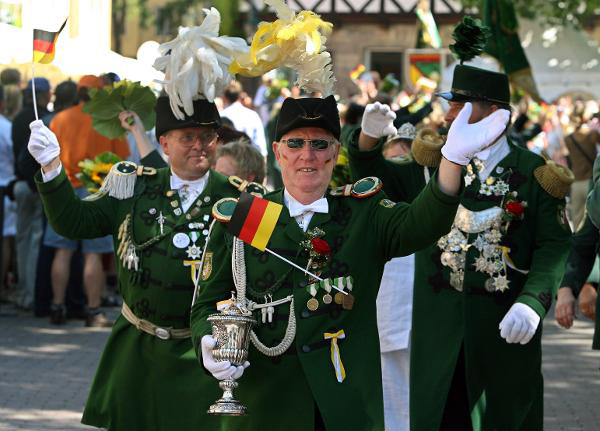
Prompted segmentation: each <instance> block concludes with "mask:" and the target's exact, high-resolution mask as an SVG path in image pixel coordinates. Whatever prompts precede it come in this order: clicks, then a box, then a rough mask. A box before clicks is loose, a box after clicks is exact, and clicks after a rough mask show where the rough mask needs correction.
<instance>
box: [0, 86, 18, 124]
mask: <svg viewBox="0 0 600 431" xmlns="http://www.w3.org/2000/svg"><path fill="white" fill-rule="evenodd" d="M3 88H4V90H3V92H2V93H3V96H2V106H3V110H4V114H3V115H4V116H5V117H6V118H7V119H8V120H10V121H11V122H12V121H13V120H14V118H15V116H16V115H17V113H18V112H19V111H20V110H21V108H22V107H23V91H22V90H21V87H19V86H18V85H15V84H7V85H4V86H3Z"/></svg>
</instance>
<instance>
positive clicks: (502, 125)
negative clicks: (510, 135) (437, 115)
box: [442, 102, 510, 166]
mask: <svg viewBox="0 0 600 431" xmlns="http://www.w3.org/2000/svg"><path fill="white" fill-rule="evenodd" d="M472 111H473V105H472V104H471V103H469V102H467V103H465V106H463V108H462V109H461V110H460V112H459V113H458V115H457V116H456V118H455V119H454V121H453V122H452V125H451V126H450V130H449V131H448V138H447V139H446V144H445V145H444V146H443V147H442V154H443V156H444V157H445V158H446V159H447V160H450V161H451V162H454V163H456V164H459V165H462V166H466V165H468V164H469V162H470V161H471V159H472V158H473V157H474V156H475V154H477V153H478V152H480V151H481V150H484V149H485V148H487V147H489V146H490V145H492V144H493V143H494V142H495V141H496V139H498V137H499V136H500V135H501V134H502V132H504V130H505V129H506V125H507V124H508V121H509V119H510V112H509V111H508V110H506V109H498V110H497V111H495V112H493V113H492V114H490V115H488V116H487V117H485V118H484V119H483V120H480V121H478V122H477V123H473V124H469V118H471V112H472Z"/></svg>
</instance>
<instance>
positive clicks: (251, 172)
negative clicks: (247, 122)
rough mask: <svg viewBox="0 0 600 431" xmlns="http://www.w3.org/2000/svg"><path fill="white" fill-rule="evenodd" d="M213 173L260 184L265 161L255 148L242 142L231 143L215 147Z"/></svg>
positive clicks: (262, 178) (263, 177) (262, 179)
mask: <svg viewBox="0 0 600 431" xmlns="http://www.w3.org/2000/svg"><path fill="white" fill-rule="evenodd" d="M215 171H217V172H219V173H221V174H223V175H225V176H231V175H235V176H237V177H240V178H242V179H244V180H246V181H253V182H255V183H258V184H262V183H263V181H264V179H265V159H264V157H263V156H262V155H261V154H260V152H259V151H258V149H257V148H256V147H255V146H253V145H250V144H249V143H247V142H244V141H233V142H229V143H227V144H224V145H220V146H218V147H217V156H216V164H215Z"/></svg>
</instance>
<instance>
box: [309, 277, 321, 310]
mask: <svg viewBox="0 0 600 431" xmlns="http://www.w3.org/2000/svg"><path fill="white" fill-rule="evenodd" d="M318 287H319V284H318V283H313V284H309V285H308V286H306V290H307V291H308V293H310V295H311V296H312V298H310V299H309V300H308V301H307V302H306V308H308V309H309V310H310V311H316V310H317V308H319V301H318V300H317V298H315V296H316V295H317V288H318Z"/></svg>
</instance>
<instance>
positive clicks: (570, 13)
mask: <svg viewBox="0 0 600 431" xmlns="http://www.w3.org/2000/svg"><path fill="white" fill-rule="evenodd" d="M485 1H490V0H461V3H462V5H463V6H464V7H465V8H468V9H477V10H479V11H481V10H482V9H483V3H484V2H485ZM492 1H494V0H492ZM512 3H513V4H514V6H515V11H516V12H517V14H518V15H519V16H520V17H523V18H527V19H531V20H536V21H539V22H542V23H543V24H549V25H557V24H562V25H575V26H579V25H581V24H582V23H584V22H585V21H586V20H587V19H588V18H589V17H590V16H592V15H597V14H599V13H600V0H512Z"/></svg>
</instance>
